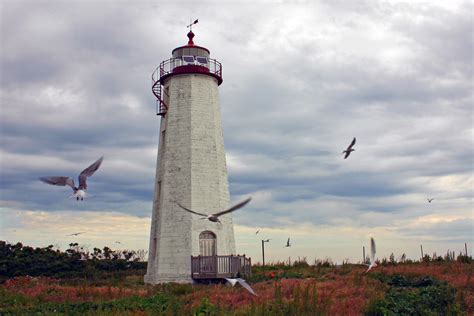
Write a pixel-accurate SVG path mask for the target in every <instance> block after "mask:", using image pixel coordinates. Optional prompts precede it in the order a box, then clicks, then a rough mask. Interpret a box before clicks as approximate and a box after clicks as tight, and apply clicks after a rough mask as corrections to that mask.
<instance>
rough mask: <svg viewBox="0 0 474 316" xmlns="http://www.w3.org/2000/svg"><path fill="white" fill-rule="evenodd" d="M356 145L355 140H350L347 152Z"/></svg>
mask: <svg viewBox="0 0 474 316" xmlns="http://www.w3.org/2000/svg"><path fill="white" fill-rule="evenodd" d="M355 143H356V138H355V137H354V139H353V140H352V142H351V144H350V145H349V147H347V150H351V149H352V146H354V145H355Z"/></svg>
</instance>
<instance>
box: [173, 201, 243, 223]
mask: <svg viewBox="0 0 474 316" xmlns="http://www.w3.org/2000/svg"><path fill="white" fill-rule="evenodd" d="M251 199H252V198H248V199H246V200H245V201H243V202H240V203H238V204H236V205H234V206H232V207H231V208H228V209H227V210H225V211H222V212H218V213H214V214H204V213H199V212H195V211H193V210H190V209H189V208H186V207H184V206H182V205H181V204H179V203H178V202H176V204H178V206H179V207H181V208H182V209H183V210H185V211H188V212H190V213H193V214H196V215H201V216H204V217H203V218H201V219H208V220H210V221H211V222H214V223H215V222H219V223H220V222H221V221H220V220H219V216H221V215H224V214H227V213H230V212H233V211H235V210H238V209H239V208H241V207H243V206H244V205H245V204H247V203H248V202H250V200H251Z"/></svg>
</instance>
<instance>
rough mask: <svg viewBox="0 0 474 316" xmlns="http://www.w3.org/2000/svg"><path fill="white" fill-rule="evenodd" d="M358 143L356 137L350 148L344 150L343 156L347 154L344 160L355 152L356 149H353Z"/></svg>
mask: <svg viewBox="0 0 474 316" xmlns="http://www.w3.org/2000/svg"><path fill="white" fill-rule="evenodd" d="M355 143H356V138H355V137H354V139H353V140H352V142H351V144H350V145H349V147H347V149H346V150H344V151H343V152H342V153H343V154H346V155H345V156H344V159H347V157H349V155H350V154H351V152H353V151H355V149H353V148H352V147H353V146H354V145H355Z"/></svg>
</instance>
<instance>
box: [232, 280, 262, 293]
mask: <svg viewBox="0 0 474 316" xmlns="http://www.w3.org/2000/svg"><path fill="white" fill-rule="evenodd" d="M225 279H226V281H227V284H230V285H231V286H235V285H236V284H237V283H239V284H240V285H242V286H243V287H244V288H245V289H246V290H247V291H249V292H250V293H252V294H253V295H255V296H258V295H257V293H255V292H254V290H253V289H252V287H251V286H250V285H249V284H248V283H247V282H245V280H244V279H241V278H236V279H228V278H225Z"/></svg>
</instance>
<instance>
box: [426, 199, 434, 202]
mask: <svg viewBox="0 0 474 316" xmlns="http://www.w3.org/2000/svg"><path fill="white" fill-rule="evenodd" d="M426 200H427V201H428V203H431V201H433V200H434V198H431V199H426Z"/></svg>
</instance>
